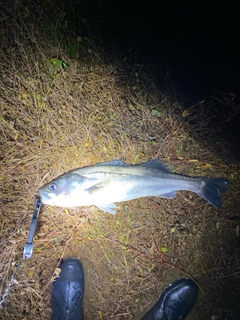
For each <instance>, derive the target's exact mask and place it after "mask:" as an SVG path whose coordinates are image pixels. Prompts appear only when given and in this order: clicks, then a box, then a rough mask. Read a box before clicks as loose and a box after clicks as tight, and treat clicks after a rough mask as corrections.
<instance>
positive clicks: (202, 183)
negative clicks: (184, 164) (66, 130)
mask: <svg viewBox="0 0 240 320" xmlns="http://www.w3.org/2000/svg"><path fill="white" fill-rule="evenodd" d="M227 187H228V180H227V179H224V178H207V177H188V176H183V175H179V174H176V173H172V172H171V171H170V170H169V168H168V167H167V166H166V165H165V164H163V163H162V162H160V161H159V160H150V161H148V162H146V163H143V164H139V165H130V164H126V163H124V162H122V160H114V161H111V162H105V163H99V164H96V165H94V166H91V167H85V168H81V169H76V170H73V171H71V172H69V173H66V174H64V175H62V176H61V177H59V178H57V179H56V180H54V181H52V182H51V183H49V184H47V185H45V186H43V187H42V188H40V189H39V194H40V197H41V200H42V202H43V203H44V204H49V205H55V206H59V207H77V206H90V205H95V206H97V207H99V208H100V209H102V210H104V211H107V212H109V213H111V214H115V211H114V209H116V208H117V206H116V205H115V202H122V201H127V200H132V199H136V198H140V197H147V196H158V197H162V198H169V199H171V198H174V197H175V196H176V191H179V190H187V191H192V192H195V193H197V194H198V195H200V196H201V197H202V198H204V199H205V200H207V201H209V202H210V203H211V204H213V205H214V206H215V207H217V208H219V207H221V206H222V201H221V196H220V192H225V191H226V190H227Z"/></svg>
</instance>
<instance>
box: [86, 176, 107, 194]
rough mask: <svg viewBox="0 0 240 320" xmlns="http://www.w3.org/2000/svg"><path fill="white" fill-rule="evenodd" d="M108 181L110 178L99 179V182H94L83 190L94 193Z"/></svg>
mask: <svg viewBox="0 0 240 320" xmlns="http://www.w3.org/2000/svg"><path fill="white" fill-rule="evenodd" d="M110 182H111V180H110V179H107V180H103V181H100V182H98V183H96V184H94V185H93V186H91V187H90V188H88V189H86V190H85V191H87V192H89V193H90V194H94V193H95V192H97V191H99V190H101V189H103V188H104V187H106V186H107V185H108V184H109V183H110Z"/></svg>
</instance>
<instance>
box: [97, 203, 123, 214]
mask: <svg viewBox="0 0 240 320" xmlns="http://www.w3.org/2000/svg"><path fill="white" fill-rule="evenodd" d="M96 206H97V207H98V208H99V209H101V210H103V211H106V212H108V213H111V214H116V211H114V210H113V209H116V208H118V206H116V205H115V203H105V204H96Z"/></svg>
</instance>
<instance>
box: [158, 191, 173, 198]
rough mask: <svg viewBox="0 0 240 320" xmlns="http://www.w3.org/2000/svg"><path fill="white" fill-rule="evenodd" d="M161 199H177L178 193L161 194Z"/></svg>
mask: <svg viewBox="0 0 240 320" xmlns="http://www.w3.org/2000/svg"><path fill="white" fill-rule="evenodd" d="M159 197H160V198H168V199H173V198H175V197H176V192H175V191H171V192H168V193H164V194H160V195H159Z"/></svg>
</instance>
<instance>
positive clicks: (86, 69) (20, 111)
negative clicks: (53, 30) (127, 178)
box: [0, 7, 240, 320]
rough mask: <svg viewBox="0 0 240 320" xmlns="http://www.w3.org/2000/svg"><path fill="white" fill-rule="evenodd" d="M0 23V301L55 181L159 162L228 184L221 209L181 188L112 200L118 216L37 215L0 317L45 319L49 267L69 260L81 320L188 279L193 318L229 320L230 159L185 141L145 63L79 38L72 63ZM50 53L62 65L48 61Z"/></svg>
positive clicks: (94, 212)
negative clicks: (169, 195)
mask: <svg viewBox="0 0 240 320" xmlns="http://www.w3.org/2000/svg"><path fill="white" fill-rule="evenodd" d="M2 15H3V17H4V18H5V20H2V23H3V28H2V30H4V32H5V34H4V32H3V33H2V35H1V38H2V39H1V40H2V48H3V50H2V53H1V59H0V70H1V74H0V110H1V114H0V132H1V134H0V140H1V155H0V161H1V174H0V183H1V198H0V204H1V211H0V221H1V246H0V279H1V283H0V292H1V296H2V295H3V294H4V291H5V288H6V286H7V285H8V283H9V281H10V279H11V276H12V273H13V272H14V270H15V268H16V265H17V264H18V263H19V262H20V261H21V259H22V250H23V246H24V244H25V242H26V240H27V236H28V232H29V227H30V223H31V215H32V212H33V210H34V199H35V197H36V194H37V190H38V188H39V187H41V186H42V185H43V184H45V183H46V182H49V181H51V180H52V179H53V178H55V177H57V176H59V175H60V174H63V173H65V172H67V171H69V170H72V169H74V168H78V167H81V166H86V165H93V164H94V163H97V162H102V161H108V160H111V159H117V158H123V159H124V160H125V161H127V162H129V163H140V162H145V161H147V160H148V159H153V158H158V157H160V158H163V159H164V160H165V162H166V163H168V164H169V165H170V167H171V168H172V169H173V170H174V171H176V172H179V173H186V174H189V175H206V176H216V177H217V176H224V177H228V178H231V181H232V185H231V187H230V189H229V191H228V192H227V193H226V194H225V195H223V202H224V206H223V209H221V210H216V209H215V208H213V207H212V206H210V205H209V204H208V203H206V202H204V201H203V200H202V199H200V198H199V197H198V196H195V195H193V194H190V193H184V192H182V193H180V194H179V195H178V197H177V199H174V200H163V199H158V198H154V199H152V198H151V199H139V200H135V201H131V202H126V203H122V204H120V205H119V209H118V211H117V214H116V216H111V215H109V214H107V213H104V212H102V211H99V210H98V209H97V208H96V207H80V208H77V209H71V210H64V209H59V208H55V207H47V206H46V207H44V208H43V210H42V212H41V213H40V218H39V223H38V228H37V232H36V236H35V247H34V254H33V257H32V258H31V259H29V260H27V261H26V262H25V263H24V264H23V266H22V267H21V268H20V270H19V273H18V276H17V281H16V282H15V283H14V285H13V287H12V290H11V292H10V295H9V296H8V298H7V302H6V303H5V305H4V308H3V309H1V310H0V318H1V319H6V320H10V319H49V317H50V314H51V306H50V294H51V283H52V281H53V280H54V277H55V274H54V270H55V268H56V267H57V266H58V264H59V261H60V259H61V258H65V257H69V256H72V257H77V258H80V259H81V261H82V262H83V264H84V267H85V273H86V294H85V299H84V314H85V319H134V318H135V319H137V318H138V317H139V314H141V313H144V312H145V311H146V310H147V309H148V308H149V306H150V305H151V304H152V303H154V301H155V300H156V299H157V297H158V296H159V295H160V293H161V291H162V290H163V288H165V287H166V286H167V285H168V283H170V282H171V281H173V280H174V279H176V278H177V277H181V276H186V275H187V276H190V277H193V278H194V279H195V280H196V281H197V283H198V284H199V286H200V288H201V292H200V297H199V301H198V303H197V305H196V308H195V311H194V312H195V313H194V317H195V319H210V318H211V316H218V317H219V318H218V319H237V312H239V307H238V299H239V295H240V289H239V285H238V286H237V283H239V279H240V274H239V235H237V234H236V230H237V227H238V226H239V220H237V219H239V212H238V207H237V205H238V198H237V196H238V191H237V190H238V187H239V163H237V162H236V163H235V165H234V166H229V165H226V164H225V163H224V159H225V155H224V154H222V157H219V156H216V154H215V153H214V149H212V150H211V151H209V149H207V148H206V147H205V144H204V143H202V142H200V141H197V140H196V139H195V138H193V136H192V135H191V134H190V132H191V130H193V129H192V128H191V130H190V128H189V123H190V121H186V111H185V114H184V113H183V112H184V108H183V107H182V105H181V104H180V103H178V102H173V101H171V100H172V99H171V97H169V96H168V95H166V94H164V93H160V92H159V90H158V88H157V87H156V85H155V84H154V79H153V78H152V76H151V74H149V73H148V72H146V70H145V69H144V68H143V67H142V68H139V66H138V67H136V68H135V69H134V68H133V69H130V67H129V66H128V65H126V64H124V62H121V61H119V60H115V61H114V60H110V59H106V57H105V56H104V55H103V54H102V53H100V50H99V49H98V48H96V47H95V46H94V45H92V44H90V42H89V41H88V42H87V40H85V41H86V42H85V45H84V48H83V49H82V51H81V50H80V52H78V59H77V58H75V59H70V58H69V55H68V50H67V49H66V47H65V46H64V45H62V46H54V45H53V44H51V42H50V41H49V40H48V39H47V38H46V35H45V34H44V32H40V31H39V30H38V28H37V27H36V25H35V26H33V27H32V28H30V27H29V23H30V22H28V20H27V19H28V17H27V18H26V19H24V18H22V19H20V20H19V19H17V18H16V17H15V18H16V19H13V16H12V15H11V14H10V12H9V11H8V13H6V8H4V7H3V8H2ZM19 21H21V24H20V22H19ZM5 22H8V24H7V27H6V25H5ZM13 31H14V32H15V33H16V34H15V40H14V41H13V39H12V38H11V37H10V35H11V33H12V32H13ZM59 57H60V59H62V60H64V61H65V62H66V63H67V65H68V67H67V68H64V67H63V66H61V65H58V64H57V60H52V59H58V58H59ZM54 62H55V64H54ZM129 71H131V72H129ZM190 111H191V110H189V112H190ZM192 116H194V118H195V119H197V117H199V115H198V114H196V113H192ZM200 118H201V117H200ZM190 127H191V125H190ZM199 128H201V127H199V126H198V129H199ZM194 130H197V128H194ZM195 132H196V131H195ZM208 139H209V140H208V141H209V142H210V141H211V137H208ZM166 248H167V250H168V251H167V252H164V249H166ZM224 316H225V318H224Z"/></svg>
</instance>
